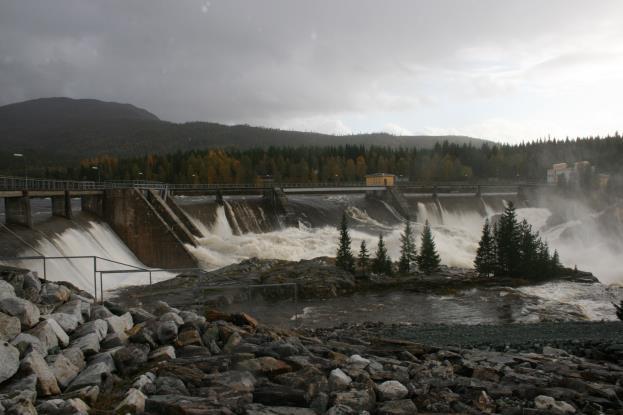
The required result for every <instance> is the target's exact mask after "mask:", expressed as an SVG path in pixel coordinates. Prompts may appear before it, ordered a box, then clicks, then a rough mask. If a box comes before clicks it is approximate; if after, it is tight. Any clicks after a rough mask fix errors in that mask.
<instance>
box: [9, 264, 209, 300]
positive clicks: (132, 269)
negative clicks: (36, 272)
mask: <svg viewBox="0 0 623 415" xmlns="http://www.w3.org/2000/svg"><path fill="white" fill-rule="evenodd" d="M72 259H88V260H93V294H94V295H93V298H95V299H96V300H97V293H98V290H97V274H98V273H99V274H100V290H99V291H100V298H101V301H104V288H103V277H102V275H103V274H112V273H119V274H120V273H139V272H144V273H148V274H149V285H152V283H153V280H152V274H153V273H155V272H181V271H193V272H197V271H199V272H202V273H204V272H205V270H203V269H201V268H143V267H139V266H137V265H132V264H126V263H124V262H120V261H115V260H113V259H109V258H104V257H100V256H97V255H64V256H45V255H30V256H10V257H0V261H7V262H8V261H28V260H40V261H42V263H43V280H44V281H47V261H50V260H67V261H69V260H72ZM98 260H101V261H106V262H108V263H112V264H116V265H121V266H124V267H128V268H129V269H128V268H126V269H122V270H109V269H99V268H98V266H97V265H98V264H97V261H98Z"/></svg>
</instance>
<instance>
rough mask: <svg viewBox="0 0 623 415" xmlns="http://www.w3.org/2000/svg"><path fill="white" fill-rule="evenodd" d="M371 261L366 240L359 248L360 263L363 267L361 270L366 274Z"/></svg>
mask: <svg viewBox="0 0 623 415" xmlns="http://www.w3.org/2000/svg"><path fill="white" fill-rule="evenodd" d="M369 262H370V253H369V252H368V247H367V246H366V241H365V240H363V241H361V246H360V248H359V258H358V265H359V268H360V269H361V272H363V273H364V274H365V273H366V272H367V271H368V263H369Z"/></svg>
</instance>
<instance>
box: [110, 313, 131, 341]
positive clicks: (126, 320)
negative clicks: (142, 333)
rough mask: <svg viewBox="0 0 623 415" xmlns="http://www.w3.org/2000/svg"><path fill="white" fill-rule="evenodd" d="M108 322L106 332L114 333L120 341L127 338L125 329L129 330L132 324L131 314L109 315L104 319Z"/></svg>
mask: <svg viewBox="0 0 623 415" xmlns="http://www.w3.org/2000/svg"><path fill="white" fill-rule="evenodd" d="M105 321H106V323H107V324H108V333H114V334H116V335H117V336H118V337H119V339H120V340H121V341H122V342H125V341H126V340H127V339H128V334H127V333H126V331H127V330H130V329H131V328H132V326H133V325H134V322H133V321H132V315H131V314H130V313H126V314H124V315H122V316H114V315H113V316H110V317H108V318H106V319H105Z"/></svg>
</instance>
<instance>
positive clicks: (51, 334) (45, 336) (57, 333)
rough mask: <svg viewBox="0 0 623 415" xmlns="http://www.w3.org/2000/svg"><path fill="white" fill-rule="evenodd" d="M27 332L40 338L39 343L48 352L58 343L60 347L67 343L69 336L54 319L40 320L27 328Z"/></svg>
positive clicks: (65, 345)
mask: <svg viewBox="0 0 623 415" xmlns="http://www.w3.org/2000/svg"><path fill="white" fill-rule="evenodd" d="M28 334H32V335H33V336H35V337H36V338H38V339H39V340H41V343H42V344H43V345H44V346H45V347H47V349H48V353H49V352H50V351H51V350H52V349H54V348H56V347H57V346H59V344H60V345H61V346H62V347H67V346H68V345H69V336H67V333H65V331H64V330H63V329H62V328H61V326H59V324H58V323H57V322H56V320H54V319H48V320H44V321H42V322H41V323H39V324H37V325H36V326H35V327H33V328H32V329H31V330H29V331H28Z"/></svg>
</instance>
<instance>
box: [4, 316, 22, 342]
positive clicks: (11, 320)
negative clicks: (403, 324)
mask: <svg viewBox="0 0 623 415" xmlns="http://www.w3.org/2000/svg"><path fill="white" fill-rule="evenodd" d="M21 332H22V323H21V322H20V321H19V318H17V317H13V316H9V315H8V314H4V313H0V341H8V342H10V341H11V340H13V339H14V338H15V337H16V336H17V335H18V334H20V333H21Z"/></svg>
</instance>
